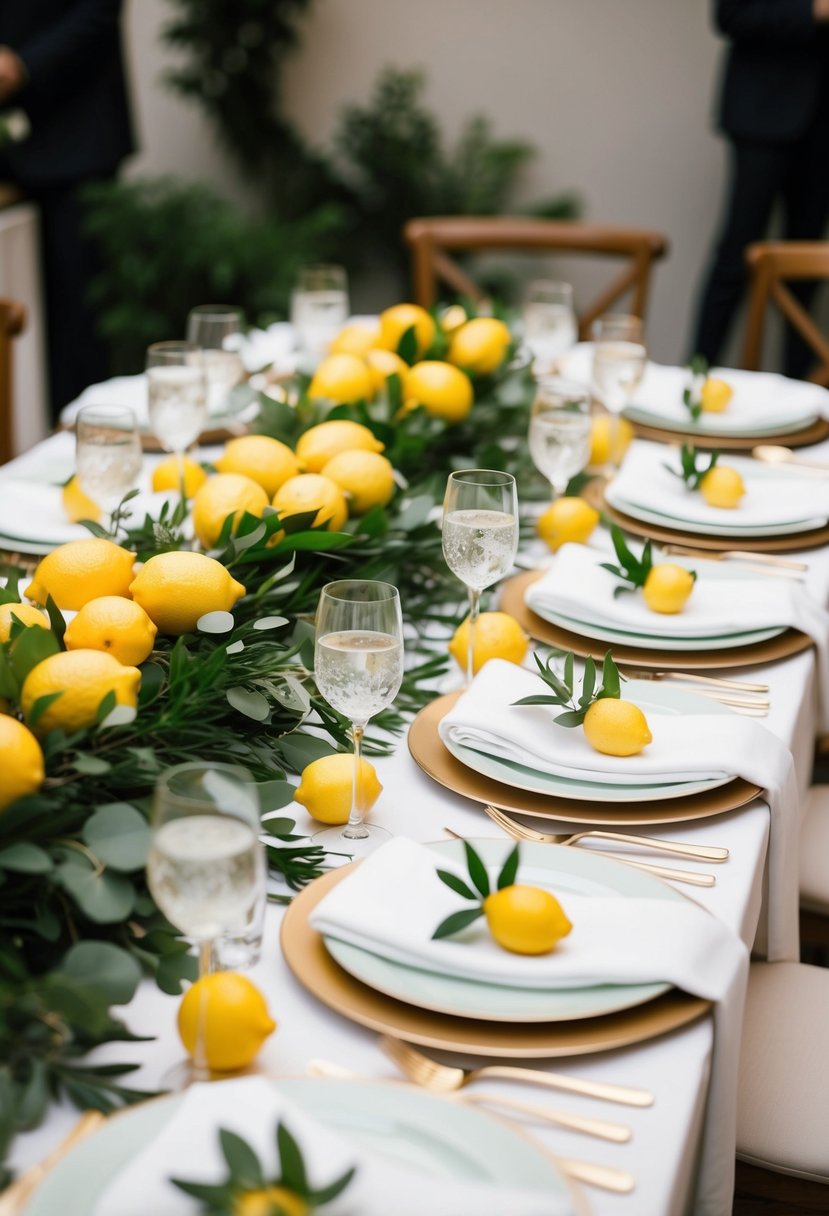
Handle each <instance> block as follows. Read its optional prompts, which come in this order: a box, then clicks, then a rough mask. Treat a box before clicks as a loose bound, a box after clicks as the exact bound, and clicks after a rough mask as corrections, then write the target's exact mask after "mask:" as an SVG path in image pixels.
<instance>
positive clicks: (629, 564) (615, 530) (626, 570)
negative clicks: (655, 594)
mask: <svg viewBox="0 0 829 1216" xmlns="http://www.w3.org/2000/svg"><path fill="white" fill-rule="evenodd" d="M610 536H611V539H612V540H613V548H614V549H615V550H616V556H617V557H618V559H619V565H618V566H614V565H613V563H612V562H601V563H600V564H601V567H602V569H603V570H608V571H609V572H610V573H611V574H613V575H615V576H616V578H620V579H622V580H623V585H622V586H620V587H615V588H614V589H613V596H614V599H615V597H616V596H617V595H622V594H623V592H625V591H635V590H636V588H637V587H644V585H645V583H646V581H647V578H648V575H649V574H650V572H651V570H652V569H653V558H652V557H651V542H650V541H649V540H648V541H646V542H645V545H644V548H643V549H642V553H641V555H640V556H639V557H636V556H635V554H634V553H633V552H632V551H631V550H630V549H629V548H628V546H627V544H626V542H625V537H624V533H623V532H622V529H621V528H620V527H619V526H618V525H617V524H611V525H610ZM624 584H628V585H627V586H625V585H624Z"/></svg>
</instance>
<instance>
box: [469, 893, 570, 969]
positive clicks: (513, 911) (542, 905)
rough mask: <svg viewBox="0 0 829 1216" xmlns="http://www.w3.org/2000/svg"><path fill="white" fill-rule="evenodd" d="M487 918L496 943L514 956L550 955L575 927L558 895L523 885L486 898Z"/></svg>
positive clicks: (485, 912)
mask: <svg viewBox="0 0 829 1216" xmlns="http://www.w3.org/2000/svg"><path fill="white" fill-rule="evenodd" d="M484 915H485V916H486V923H487V925H488V927H489V931H490V933H491V934H492V936H493V937H494V938H495V941H496V942H497V943H498V945H499V946H501V947H502V948H503V949H504V950H510V951H511V952H512V953H513V954H549V952H550V951H551V950H552V948H553V947H554V946H555V944H556V942H559V941H561V939H562V938H563V937H566V936H567V934H568V933H569V932H570V930H571V929H572V928H573V926H572V924H571V923H570V921H569V920H568V918H567V916H566V914H565V912H564V909H563V908H562V906H561V904H560V903H559V902H558V900H557V899H556V897H555V895H552V894H551V893H550V892H549V891H545V890H543V889H542V888H541V887H530V886H525V885H524V884H522V883H513V884H512V886H509V887H502V889H501V890H500V891H493V893H492V894H491V895H487V897H486V899H485V900H484Z"/></svg>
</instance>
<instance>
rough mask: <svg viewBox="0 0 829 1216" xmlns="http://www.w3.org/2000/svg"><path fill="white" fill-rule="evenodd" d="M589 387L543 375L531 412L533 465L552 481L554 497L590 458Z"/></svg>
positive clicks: (558, 377) (539, 380)
mask: <svg viewBox="0 0 829 1216" xmlns="http://www.w3.org/2000/svg"><path fill="white" fill-rule="evenodd" d="M590 404H591V397H590V389H589V388H587V387H586V385H583V384H577V383H576V382H575V381H571V380H564V379H562V378H561V377H560V376H541V377H539V379H538V384H537V388H536V394H535V399H534V401H533V404H532V410H531V411H530V430H529V446H530V456H531V457H532V461H533V464H534V465H535V467H536V468H537V469H538V471H539V473H541V474H542V475H543V476H544V477H546V478H547V480H548V481H549V483H550V485H551V487H552V491H553V497H554V498H555V497H557V496H558V495H561V494H564V492H565V491H566V489H567V483H568V482H569V480H570V478H571V477H575V475H576V473H580V472H581V471H582V469H584V468H585V467H586V465H587V462H588V460H589V459H590V432H591V418H590Z"/></svg>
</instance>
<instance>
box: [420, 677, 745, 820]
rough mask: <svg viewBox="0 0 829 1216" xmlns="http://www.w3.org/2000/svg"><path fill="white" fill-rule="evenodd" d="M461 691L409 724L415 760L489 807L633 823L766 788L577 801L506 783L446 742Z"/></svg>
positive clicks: (741, 799)
mask: <svg viewBox="0 0 829 1216" xmlns="http://www.w3.org/2000/svg"><path fill="white" fill-rule="evenodd" d="M460 695H461V694H460V692H452V693H448V694H447V695H446V696H443V697H437V698H436V699H435V700H434V701H431V702H430V703H429V704H428V705H427V706H425V707H424V708H423V709H421V711H420V713H419V714H417V716H416V717H415V718H414V720H413V721H412V724H411V726H410V727H409V736H408V743H409V751H410V752H411V754H412V758H413V759H414V761H415V763H416V764H417V765H419V767H420V768H422V769H423V771H424V773H426V775H427V776H428V777H431V778H432V780H433V781H437V782H438V784H439V785H443V786H445V787H446V788H447V789H449V790H452V791H453V793H455V794H462V795H463V797H465V798H471V799H472V800H473V801H474V802H479V803H481V804H482V805H484V806H486V805H491V806H496V807H499V808H500V809H501V810H502V811H512V812H513V813H515V814H519V815H534V816H537V817H538V818H539V819H560V820H562V821H563V822H564V823H586V824H590V825H591V826H593V827H596V826H598V825H602V826H613V825H615V826H616V827H621V826H622V825H625V826H628V827H632V826H634V825H643V824H655V823H684V822H685V821H686V820H689V819H708V818H709V817H710V816H712V815H722V814H723V812H725V811H733V810H735V809H736V808H737V807H738V806H744V805H745V803H746V802H751V800H752V798H756V797H757V795H758V794H760V793H762V791H761V789H760V787H759V786H758V785H751V784H750V783H749V782H748V781H743V779H742V778H741V777H735V778H734V780H733V781H729V782H728V784H727V785H720V786H718V787H717V788H716V789H713V790H704V791H703V792H702V793H699V794H689V795H688V796H687V797H685V798H682V797H679V798H666V799H664V800H660V801H658V802H646V803H638V802H586V801H577V800H576V799H569V798H556V797H554V796H553V795H551V794H536V793H534V792H533V791H532V790H519V789H515V788H514V786H511V785H502V783H501V782H500V781H494V780H493V779H492V778H491V777H485V776H484V775H483V773H477V772H476V771H475V770H474V769H471V768H467V766H466V765H465V764H461V762H460V760H456V759H455V757H454V756H453V755H452V753H451V752H449V751H447V749H446V748H445V747H444V745H443V741H442V739H441V737H440V735H439V734H438V724H439V722H440V720H441V718H443V717H444V716H445V715H446V714H447V713H448V712H449V710H450V709H451V708H452V706H453V705H454V704H455V702H456V701H457V699H458V697H459V696H460Z"/></svg>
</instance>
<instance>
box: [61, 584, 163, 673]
mask: <svg viewBox="0 0 829 1216" xmlns="http://www.w3.org/2000/svg"><path fill="white" fill-rule="evenodd" d="M157 632H158V629H157V627H156V625H155V624H154V622H153V621H151V620H150V618H149V617H148V616H147V614H146V612H145V611H144V609H143V608H142V607H141V605H140V604H137V603H136V602H135V600H127V599H124V598H123V596H120V595H102V596H100V597H99V598H98V599H96V600H90V601H89V603H88V604H84V606H83V608H81V610H80V612H79V613H78V615H77V616H76V617H74V618H73V619H72V620H71V621H70V622H69V624H68V625H67V627H66V633H65V634H64V637H63V641H64V645H65V646H66V649H67V650H102V651H104V652H105V653H107V654H111V655H112V656H113V658H116V659H117V660H118V662H119V663H125V664H126V665H127V666H128V667H137V666H138V664H139V663H143V662H144V660H145V659H146V658H148V657H149V655H150V654H151V653H152V649H153V646H154V644H155V635H156V633H157Z"/></svg>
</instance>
